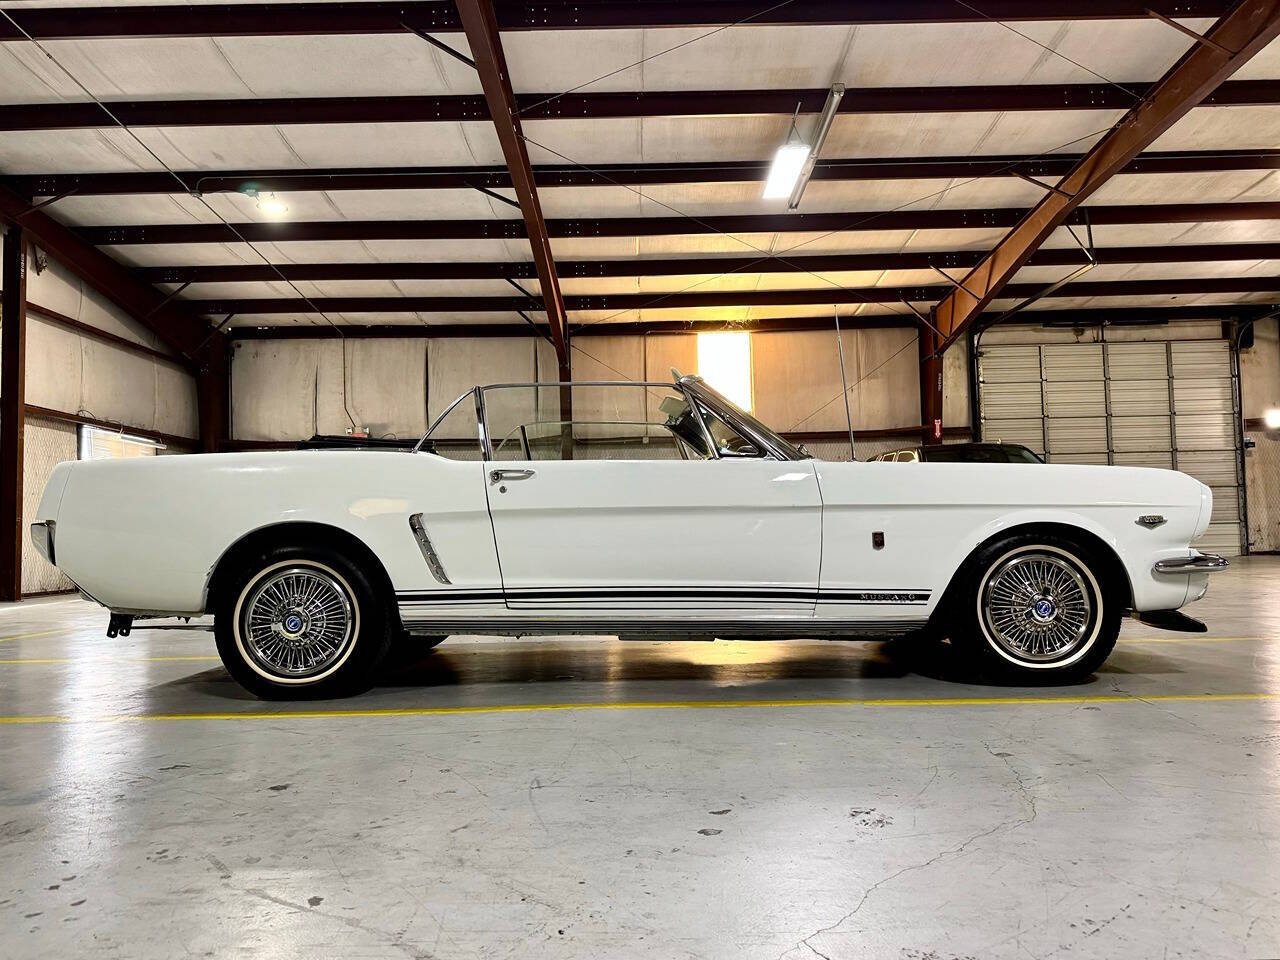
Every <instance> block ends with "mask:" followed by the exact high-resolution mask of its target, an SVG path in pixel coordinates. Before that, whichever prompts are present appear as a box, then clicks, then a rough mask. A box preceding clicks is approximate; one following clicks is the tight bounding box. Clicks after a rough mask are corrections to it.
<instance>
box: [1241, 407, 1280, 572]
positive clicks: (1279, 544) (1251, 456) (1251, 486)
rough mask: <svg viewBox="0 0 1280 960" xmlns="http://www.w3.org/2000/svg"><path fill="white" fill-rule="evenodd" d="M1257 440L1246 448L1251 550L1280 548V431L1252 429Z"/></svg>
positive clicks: (1253, 438) (1246, 481) (1257, 551)
mask: <svg viewBox="0 0 1280 960" xmlns="http://www.w3.org/2000/svg"><path fill="white" fill-rule="evenodd" d="M1245 436H1246V437H1248V438H1249V439H1251V440H1252V441H1253V443H1254V447H1253V449H1252V450H1245V455H1244V465H1245V483H1246V490H1247V491H1248V494H1249V503H1248V514H1249V550H1250V552H1252V553H1260V552H1266V551H1277V550H1280V433H1276V432H1270V433H1268V432H1265V431H1261V430H1258V431H1250V432H1248V433H1246V434H1245Z"/></svg>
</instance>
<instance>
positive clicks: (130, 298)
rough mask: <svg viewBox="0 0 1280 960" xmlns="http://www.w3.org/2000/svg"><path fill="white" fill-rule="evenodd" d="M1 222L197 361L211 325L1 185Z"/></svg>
mask: <svg viewBox="0 0 1280 960" xmlns="http://www.w3.org/2000/svg"><path fill="white" fill-rule="evenodd" d="M0 220H5V221H8V222H9V223H16V224H20V225H21V226H22V227H23V229H24V230H25V231H26V233H27V235H28V237H29V238H30V239H31V240H33V241H35V242H36V243H38V244H39V245H40V248H41V249H42V250H44V251H45V252H46V253H48V254H49V255H50V256H52V257H53V258H54V259H55V260H57V261H59V262H60V263H62V264H63V265H64V266H66V267H67V268H68V269H69V270H71V271H72V272H73V273H75V274H77V275H78V276H79V277H80V278H81V279H83V280H84V281H85V282H86V283H88V284H89V285H90V286H91V287H93V288H94V289H95V290H97V291H98V292H100V293H101V294H102V295H103V296H105V297H106V298H107V299H108V300H110V301H112V302H113V303H114V304H116V306H118V307H120V309H122V310H124V312H125V313H127V314H129V315H130V316H131V317H133V318H134V319H135V320H137V321H139V322H140V323H141V324H142V325H143V326H145V327H146V328H147V329H149V330H151V332H153V333H154V334H156V336H158V337H159V338H160V339H161V341H163V342H164V344H165V346H167V347H168V348H169V349H171V350H173V351H174V352H175V353H177V354H178V355H179V356H180V357H182V358H184V361H185V363H186V364H187V366H189V367H194V366H195V365H196V359H195V356H194V354H195V351H196V349H197V347H198V346H199V345H200V344H201V343H202V342H203V341H204V339H205V337H206V336H207V335H208V333H209V326H208V324H207V323H205V322H204V321H203V320H201V319H199V318H198V317H196V316H193V315H191V314H189V313H187V312H186V311H185V310H183V309H182V308H181V307H179V306H178V305H176V304H174V303H167V304H166V303H165V295H164V294H163V293H161V292H160V291H159V290H156V289H155V287H153V286H151V285H150V284H148V283H144V282H143V281H141V280H139V279H138V278H137V277H135V276H133V275H132V274H131V273H130V272H129V270H128V269H126V268H125V267H123V266H121V265H120V264H119V263H117V262H116V261H115V260H113V259H111V257H109V256H107V255H106V254H105V253H103V252H102V251H101V250H96V249H94V248H93V247H92V246H89V245H86V244H85V242H84V240H82V239H81V238H80V237H78V236H77V235H76V234H75V233H73V232H72V231H71V230H70V229H68V228H67V227H64V226H63V225H62V224H61V223H59V222H58V221H56V220H54V219H53V218H52V217H50V216H49V215H48V214H46V213H45V212H44V211H43V210H33V209H31V207H30V205H29V204H28V203H27V202H26V201H25V200H24V199H23V198H21V197H19V196H17V195H16V194H14V193H13V192H11V191H9V190H6V189H4V188H3V187H0Z"/></svg>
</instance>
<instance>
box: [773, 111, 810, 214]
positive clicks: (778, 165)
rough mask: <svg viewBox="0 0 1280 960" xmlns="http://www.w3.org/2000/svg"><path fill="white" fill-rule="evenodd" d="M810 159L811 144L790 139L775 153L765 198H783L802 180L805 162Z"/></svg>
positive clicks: (789, 194)
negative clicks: (801, 175)
mask: <svg viewBox="0 0 1280 960" xmlns="http://www.w3.org/2000/svg"><path fill="white" fill-rule="evenodd" d="M793 129H794V128H793ZM808 159H809V145H808V144H807V143H802V142H801V141H799V140H788V141H787V142H786V143H784V144H783V145H782V146H780V147H779V148H778V152H777V153H775V154H774V155H773V163H772V164H771V165H770V167H769V179H768V180H766V181H765V182H764V199H766V200H783V199H785V198H787V197H789V196H791V191H792V190H794V189H795V188H796V184H797V183H799V182H800V174H801V173H803V172H804V165H805V162H806V161H808Z"/></svg>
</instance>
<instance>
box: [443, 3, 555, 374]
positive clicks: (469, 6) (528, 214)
mask: <svg viewBox="0 0 1280 960" xmlns="http://www.w3.org/2000/svg"><path fill="white" fill-rule="evenodd" d="M456 2H457V7H458V15H459V17H461V19H462V29H463V31H464V32H465V33H466V36H467V45H468V46H469V47H470V50H471V56H472V58H474V60H475V62H476V72H477V73H479V75H480V86H481V88H482V89H483V90H484V99H485V102H486V103H487V105H488V110H489V116H490V117H491V118H492V120H493V128H494V131H495V132H496V133H497V134H498V143H499V144H501V146H502V157H503V159H504V160H505V161H506V163H507V171H508V173H510V175H511V186H512V189H513V190H515V194H516V199H517V200H518V201H519V202H520V214H521V216H522V217H523V218H524V226H525V236H527V237H528V239H529V247H530V249H531V250H532V252H533V263H534V266H535V267H536V268H537V272H538V284H539V287H540V299H541V301H542V309H543V310H544V311H545V313H546V315H547V325H548V326H549V327H550V328H551V342H552V343H553V344H554V345H555V348H556V359H557V360H558V361H559V365H560V375H561V376H560V379H561V380H568V379H569V341H568V334H567V332H566V329H565V328H566V321H565V315H564V299H563V297H562V296H561V294H560V280H559V278H558V277H557V276H556V264H555V260H554V258H553V257H552V255H551V239H550V237H549V236H548V234H547V225H546V222H545V220H544V219H543V216H542V203H541V201H540V200H539V199H538V189H537V187H536V186H535V185H534V182H533V168H532V166H531V165H530V163H529V151H528V149H527V148H526V147H525V142H524V132H523V130H522V129H521V127H520V115H519V110H518V108H517V106H516V97H515V94H514V93H513V92H512V89H511V74H510V71H508V69H507V59H506V55H505V54H504V53H503V52H502V40H501V38H500V37H499V36H498V22H497V19H496V17H495V15H494V11H493V3H492V0H456Z"/></svg>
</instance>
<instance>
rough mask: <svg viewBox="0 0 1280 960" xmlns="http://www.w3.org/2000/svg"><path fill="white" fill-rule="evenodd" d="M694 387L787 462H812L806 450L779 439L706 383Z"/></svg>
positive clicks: (698, 381)
mask: <svg viewBox="0 0 1280 960" xmlns="http://www.w3.org/2000/svg"><path fill="white" fill-rule="evenodd" d="M694 385H695V390H696V392H697V393H700V394H702V395H703V396H706V397H710V398H712V399H713V400H714V402H715V405H716V406H718V407H721V408H722V409H727V411H728V412H729V413H730V414H731V415H732V416H734V417H736V418H737V419H738V420H740V421H742V422H743V424H744V425H745V426H746V427H747V429H748V431H750V432H751V433H754V434H756V435H757V436H759V437H761V438H762V439H763V440H765V441H766V442H768V443H770V444H772V445H773V447H774V448H775V449H776V450H777V451H778V452H779V453H781V454H782V455H783V456H785V457H786V458H787V459H788V460H812V459H813V456H812V454H810V453H809V452H808V451H807V450H803V449H801V448H800V447H798V446H796V445H795V444H794V443H792V442H791V441H790V440H785V439H783V438H782V437H780V436H779V435H778V434H777V433H775V432H774V431H773V430H771V429H770V428H769V427H766V426H765V425H764V424H763V423H761V422H760V421H759V420H757V419H756V418H755V417H753V416H752V415H751V414H749V413H747V412H746V411H745V410H743V409H742V408H741V407H739V406H738V405H737V404H735V403H734V402H733V401H732V400H730V399H729V398H728V397H726V396H725V395H724V394H722V393H720V392H718V391H716V390H713V389H712V388H711V387H709V386H707V384H706V381H704V380H697V381H694Z"/></svg>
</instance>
